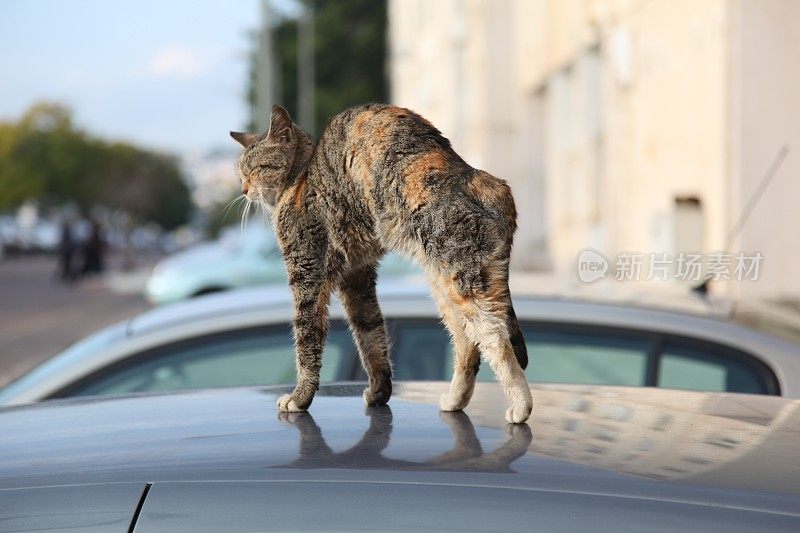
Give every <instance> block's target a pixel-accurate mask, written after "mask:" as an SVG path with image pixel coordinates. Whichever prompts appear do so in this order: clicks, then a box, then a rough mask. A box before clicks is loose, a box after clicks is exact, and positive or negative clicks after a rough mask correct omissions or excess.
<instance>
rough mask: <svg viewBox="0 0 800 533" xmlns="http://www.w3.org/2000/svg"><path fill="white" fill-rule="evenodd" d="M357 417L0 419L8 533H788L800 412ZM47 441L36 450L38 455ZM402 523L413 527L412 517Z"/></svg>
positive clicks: (129, 405)
mask: <svg viewBox="0 0 800 533" xmlns="http://www.w3.org/2000/svg"><path fill="white" fill-rule="evenodd" d="M446 387H447V384H445V383H404V384H399V385H398V386H397V387H396V389H395V395H394V397H393V398H392V400H391V402H390V404H389V405H388V406H382V407H372V408H366V409H365V408H364V405H363V403H362V399H361V390H362V388H363V385H358V386H354V385H329V386H323V387H322V388H321V390H320V391H319V393H318V395H317V398H316V399H315V400H314V404H313V405H312V408H311V411H310V412H309V413H292V414H282V415H276V413H275V400H276V399H277V397H278V396H279V395H280V394H281V393H283V392H285V390H286V388H269V389H267V390H263V389H260V390H257V389H241V388H233V389H225V390H204V391H195V392H184V393H175V394H154V395H142V396H137V397H125V398H118V399H93V400H66V401H60V402H52V403H50V404H47V405H45V404H42V405H38V406H29V407H18V408H7V409H0V427H2V428H3V438H2V439H0V494H2V498H0V524H2V529H3V530H6V531H34V530H35V531H42V530H59V531H62V530H63V531H66V530H69V531H136V532H137V533H147V532H151V531H354V530H368V531H375V530H382V531H492V532H495V531H591V532H598V531H600V532H603V531H613V532H618V531H719V532H723V531H724V532H728V531H758V532H762V531H798V530H800V476H798V475H797V435H798V432H800V401H797V400H786V399H784V398H774V397H765V396H750V395H743V394H719V393H697V392H685V391H673V390H659V389H633V388H624V387H589V386H567V385H561V386H541V385H540V386H536V387H534V388H533V391H532V392H533V397H534V398H535V408H534V411H533V415H532V416H531V419H530V421H529V424H530V427H529V426H528V425H526V424H523V425H506V424H505V423H504V420H503V411H504V409H505V398H504V397H503V393H502V390H501V389H500V387H499V386H498V385H497V384H494V383H481V384H478V386H477V387H476V390H475V396H474V399H473V401H472V404H471V405H470V407H469V408H468V409H467V411H466V412H463V413H461V412H459V413H441V412H439V407H438V398H439V395H440V394H441V393H442V392H444V391H445V390H446ZM43 428H44V429H46V437H43V434H42V431H43ZM409 511H410V512H409Z"/></svg>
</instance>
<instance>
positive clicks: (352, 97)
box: [246, 0, 388, 132]
mask: <svg viewBox="0 0 800 533" xmlns="http://www.w3.org/2000/svg"><path fill="white" fill-rule="evenodd" d="M308 1H309V3H310V4H311V5H312V6H313V7H314V9H315V12H314V18H315V23H314V49H315V53H314V56H315V57H314V64H315V69H316V87H315V90H316V94H315V127H314V131H316V132H321V131H322V127H323V126H324V124H325V123H326V122H327V121H328V119H329V118H330V117H331V116H333V115H335V114H336V113H338V112H340V111H342V110H344V109H346V108H347V107H350V106H352V105H356V104H363V103H368V102H385V101H386V100H387V97H388V89H387V87H388V83H387V78H386V25H387V21H386V1H385V0H340V1H337V2H330V1H327V2H326V1H325V0H308ZM273 37H274V40H275V51H276V56H277V58H278V68H280V69H281V79H282V81H283V83H282V94H281V96H282V103H283V105H284V107H286V109H287V110H288V111H289V112H290V113H291V114H292V116H297V20H296V19H293V18H284V19H283V20H280V21H279V22H278V24H277V25H276V27H275V29H274V34H273ZM255 68H256V65H255V56H254V55H253V56H251V69H250V75H249V81H248V90H247V96H246V98H247V101H248V104H249V105H250V106H251V108H252V107H253V106H254V104H255V101H254V100H255V95H256V91H255V89H254V83H255V80H256V77H255ZM248 126H250V127H249V128H248V129H249V130H250V131H253V128H252V124H249V125H248Z"/></svg>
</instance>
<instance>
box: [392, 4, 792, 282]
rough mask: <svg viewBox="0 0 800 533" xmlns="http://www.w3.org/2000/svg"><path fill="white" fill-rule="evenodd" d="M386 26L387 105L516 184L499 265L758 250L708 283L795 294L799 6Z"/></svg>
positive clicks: (443, 8) (427, 16) (568, 264)
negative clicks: (417, 117) (509, 246)
mask: <svg viewBox="0 0 800 533" xmlns="http://www.w3.org/2000/svg"><path fill="white" fill-rule="evenodd" d="M389 28H390V44H391V46H390V49H391V56H390V74H391V83H392V98H393V101H394V102H395V103H397V104H399V105H404V106H407V107H410V108H412V109H414V110H416V111H418V112H420V113H422V114H423V115H425V116H427V117H428V118H430V119H431V120H432V121H433V122H434V123H435V124H436V125H437V126H439V127H440V129H441V130H442V131H443V133H444V134H445V135H447V136H448V137H449V138H450V139H451V140H452V142H453V145H454V147H455V148H456V149H457V150H458V151H459V152H460V153H461V154H462V155H463V156H464V157H465V159H466V160H467V161H468V162H469V163H470V164H472V165H474V166H478V167H481V168H484V169H485V170H488V171H490V172H492V173H494V174H496V175H498V176H501V177H504V178H506V179H508V180H509V182H510V183H511V185H512V187H513V188H514V191H515V196H516V198H517V204H518V210H519V212H520V230H519V233H518V235H517V241H516V242H517V246H516V251H515V254H514V266H515V268H517V269H528V270H542V269H545V270H548V269H549V270H553V271H555V272H556V273H560V274H563V275H565V276H573V277H574V273H575V270H576V258H577V256H578V254H579V253H580V251H581V250H583V249H585V248H593V249H596V250H598V251H599V252H601V253H602V254H603V255H604V256H605V257H607V258H609V259H611V260H612V261H613V258H614V257H616V256H617V254H619V253H621V252H628V253H642V254H648V253H662V252H663V253H667V254H670V255H669V256H670V257H675V256H677V254H679V253H681V252H704V253H706V254H708V253H711V252H715V251H720V250H727V251H729V252H732V253H734V254H735V253H736V252H740V251H741V252H746V253H748V254H754V253H755V252H760V253H761V255H762V256H763V262H762V264H761V267H760V271H759V274H758V277H759V279H758V282H749V281H744V282H741V283H738V282H732V283H724V282H723V281H722V280H721V282H720V283H717V284H716V288H717V289H718V290H722V291H724V292H727V293H729V294H731V295H734V296H737V295H738V296H750V295H758V296H763V297H782V296H786V295H791V296H795V297H797V296H800V279H798V278H797V277H795V276H794V272H796V271H800V254H798V253H796V251H797V250H800V232H798V231H797V230H796V229H795V228H797V227H798V226H800V210H798V209H797V208H796V207H795V205H794V204H795V202H796V198H798V197H800V180H798V179H797V176H798V173H799V172H800V120H798V119H797V117H799V116H800V99H798V98H796V96H795V95H797V94H800V3H798V2H794V1H792V0H704V1H702V2H697V1H694V0H669V1H667V0H442V1H438V2H425V1H423V0H391V1H390V9H389ZM784 145H785V146H788V148H789V151H788V154H782V153H781V148H782V147H783V146H784ZM779 154H780V155H779ZM784 155H785V158H784V157H783V156H784ZM776 158H778V159H782V161H779V162H778V164H779V165H780V166H779V168H778V170H777V173H776V174H775V175H774V179H773V180H772V181H771V182H770V183H769V185H768V187H767V189H766V190H765V192H764V194H763V197H761V199H760V201H759V203H758V204H757V205H756V207H755V209H754V210H753V211H752V216H751V217H750V219H749V221H748V222H747V224H746V225H745V226H744V227H743V229H742V231H741V232H740V233H739V234H738V235H736V236H735V237H733V238H732V239H731V238H729V236H730V235H731V233H732V232H733V230H734V228H736V226H737V224H738V221H739V220H740V218H741V216H742V214H743V213H744V212H745V210H746V206H747V204H748V202H749V201H750V200H751V199H752V198H753V197H754V195H757V192H756V191H757V189H758V187H759V184H760V183H761V182H762V179H763V177H764V175H765V173H766V172H767V169H768V168H769V167H770V166H771V165H773V163H775V160H776ZM727 259H732V258H727ZM727 259H726V260H727ZM731 272H732V270H731ZM669 279H673V276H670V278H669Z"/></svg>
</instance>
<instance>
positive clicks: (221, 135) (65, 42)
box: [0, 0, 259, 154]
mask: <svg viewBox="0 0 800 533" xmlns="http://www.w3.org/2000/svg"><path fill="white" fill-rule="evenodd" d="M258 25H259V4H258V0H233V1H224V0H136V1H133V2H131V1H121V0H2V1H0V120H8V119H16V118H17V117H19V116H20V115H21V114H22V113H23V112H24V111H25V109H26V108H28V107H29V106H30V105H31V104H33V103H34V102H37V101H40V100H48V101H56V102H59V103H63V104H66V105H68V106H69V107H71V108H72V110H73V112H74V119H75V121H76V123H77V124H78V126H79V127H81V128H82V129H84V130H86V131H88V132H90V133H92V134H94V135H97V136H103V137H108V138H111V139H114V140H124V141H132V142H135V143H137V144H140V145H143V146H145V147H148V148H155V149H159V150H167V151H172V152H176V153H179V154H187V153H196V152H198V151H205V150H210V149H215V148H219V147H223V148H224V147H228V144H229V143H232V142H233V141H232V140H231V139H230V137H228V131H229V130H236V129H241V128H242V127H243V125H244V124H245V122H246V115H247V109H246V106H245V103H244V92H245V89H246V78H247V68H248V65H247V54H248V51H249V42H250V41H249V38H248V31H250V30H252V29H255V28H256V27H257V26H258Z"/></svg>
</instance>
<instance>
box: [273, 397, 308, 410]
mask: <svg viewBox="0 0 800 533" xmlns="http://www.w3.org/2000/svg"><path fill="white" fill-rule="evenodd" d="M278 410H279V411H281V412H284V413H300V412H303V411H305V409H300V408H299V407H297V404H296V403H294V400H293V399H292V395H291V394H284V395H283V396H281V397H280V398H278Z"/></svg>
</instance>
